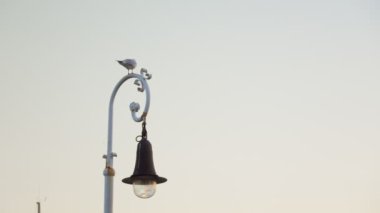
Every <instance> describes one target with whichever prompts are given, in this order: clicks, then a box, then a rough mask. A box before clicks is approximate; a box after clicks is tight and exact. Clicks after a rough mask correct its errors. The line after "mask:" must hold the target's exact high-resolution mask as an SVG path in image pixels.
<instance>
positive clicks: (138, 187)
mask: <svg viewBox="0 0 380 213" xmlns="http://www.w3.org/2000/svg"><path fill="white" fill-rule="evenodd" d="M118 62H119V64H120V65H122V66H124V67H125V68H127V70H128V75H126V76H124V77H123V78H122V79H121V80H120V81H119V82H118V83H117V84H116V86H115V88H114V89H113V91H112V94H111V98H110V102H109V109H108V143H107V154H105V155H103V158H105V159H106V167H105V169H104V171H103V175H104V177H105V182H104V213H112V212H113V177H114V176H115V170H114V168H113V158H114V157H116V156H117V155H116V153H114V152H113V151H112V124H113V104H114V100H115V96H116V94H117V91H118V90H119V88H120V86H121V85H122V84H123V83H124V82H126V81H127V80H128V79H135V81H134V84H135V85H137V86H138V88H137V90H138V91H139V92H145V94H146V102H145V107H144V111H143V112H142V114H141V115H140V116H138V115H137V112H138V111H139V109H140V104H138V103H136V102H132V103H131V104H130V105H129V108H130V110H131V113H132V118H133V120H134V121H135V122H143V125H142V126H143V128H142V134H141V135H140V136H138V137H136V140H137V139H139V140H137V142H139V143H138V145H137V156H136V164H135V170H134V172H133V174H132V176H130V177H128V178H124V179H123V182H124V183H127V184H132V185H133V189H134V193H135V195H136V196H138V197H140V198H149V197H151V196H153V195H154V193H155V190H156V184H160V183H164V182H166V181H167V180H166V178H163V177H160V176H158V175H157V174H156V171H155V169H154V164H153V155H152V146H151V144H150V142H149V141H148V137H147V131H146V117H147V115H148V111H149V105H150V90H149V86H148V83H147V80H149V79H151V77H152V75H150V74H149V73H148V71H147V70H146V69H144V68H142V69H141V70H140V74H136V73H133V69H134V68H135V67H136V61H135V60H133V59H126V60H124V61H118Z"/></svg>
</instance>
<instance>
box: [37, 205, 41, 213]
mask: <svg viewBox="0 0 380 213" xmlns="http://www.w3.org/2000/svg"><path fill="white" fill-rule="evenodd" d="M37 213H41V203H40V202H37Z"/></svg>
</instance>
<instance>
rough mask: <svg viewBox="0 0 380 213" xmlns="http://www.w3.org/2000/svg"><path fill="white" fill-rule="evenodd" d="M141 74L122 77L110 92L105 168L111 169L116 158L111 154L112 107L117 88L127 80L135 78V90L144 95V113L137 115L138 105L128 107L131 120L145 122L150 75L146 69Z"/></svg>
mask: <svg viewBox="0 0 380 213" xmlns="http://www.w3.org/2000/svg"><path fill="white" fill-rule="evenodd" d="M140 73H141V74H135V73H129V74H128V75H126V76H124V77H123V78H122V79H120V81H119V82H118V83H117V84H116V86H115V88H114V89H113V91H112V95H111V98H110V102H109V108H108V144H107V166H109V167H112V165H113V163H112V159H113V157H115V156H116V154H115V153H113V152H112V130H113V105H114V100H115V97H116V94H117V92H118V91H119V88H120V87H121V85H122V84H123V83H124V82H126V81H127V80H128V79H132V78H135V79H136V80H135V82H134V84H135V85H137V86H139V87H138V88H137V90H138V91H139V92H144V91H145V94H146V96H145V97H146V100H145V107H144V111H143V112H142V114H141V115H140V116H138V115H137V112H138V111H139V109H140V104H139V103H136V102H132V103H131V104H130V105H129V109H130V110H131V114H132V118H133V120H134V121H136V122H141V121H143V120H145V118H146V116H147V115H148V111H149V106H150V90H149V86H148V83H147V80H149V79H150V78H151V77H152V75H150V74H148V72H147V71H146V69H141V72H140Z"/></svg>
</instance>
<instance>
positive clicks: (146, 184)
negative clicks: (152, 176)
mask: <svg viewBox="0 0 380 213" xmlns="http://www.w3.org/2000/svg"><path fill="white" fill-rule="evenodd" d="M156 185H157V183H156V181H154V180H135V181H133V192H134V193H135V195H136V196H137V197H139V198H143V199H146V198H150V197H152V196H153V195H154V193H155V192H156Z"/></svg>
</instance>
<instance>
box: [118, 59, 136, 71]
mask: <svg viewBox="0 0 380 213" xmlns="http://www.w3.org/2000/svg"><path fill="white" fill-rule="evenodd" d="M117 62H119V64H120V65H122V66H123V67H125V68H127V70H128V71H129V70H133V69H134V68H135V67H136V65H137V64H136V61H135V59H125V60H123V61H117Z"/></svg>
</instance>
